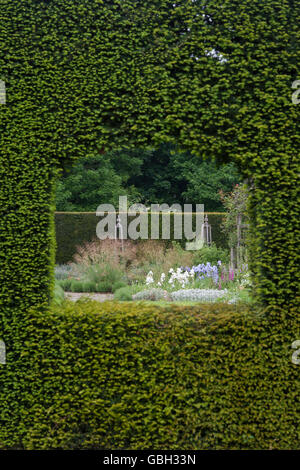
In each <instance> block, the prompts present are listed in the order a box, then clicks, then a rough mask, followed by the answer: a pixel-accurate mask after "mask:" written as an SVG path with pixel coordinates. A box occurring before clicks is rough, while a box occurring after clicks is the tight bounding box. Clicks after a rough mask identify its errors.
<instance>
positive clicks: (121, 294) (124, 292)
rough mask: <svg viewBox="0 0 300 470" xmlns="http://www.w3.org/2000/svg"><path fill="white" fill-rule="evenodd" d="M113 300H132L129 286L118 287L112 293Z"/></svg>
mask: <svg viewBox="0 0 300 470" xmlns="http://www.w3.org/2000/svg"><path fill="white" fill-rule="evenodd" d="M114 299H115V300H132V289H131V288H130V287H129V286H126V287H120V288H119V289H116V291H115V293H114Z"/></svg>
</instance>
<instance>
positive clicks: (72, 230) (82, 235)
mask: <svg viewBox="0 0 300 470" xmlns="http://www.w3.org/2000/svg"><path fill="white" fill-rule="evenodd" d="M161 217H162V216H160V222H161ZM134 218H135V217H130V216H129V217H128V221H129V222H130V221H131V220H133V219H134ZM100 220H101V218H100V217H97V216H96V215H95V213H91V212H81V213H72V212H66V213H63V212H56V214H55V231H56V244H57V250H56V263H57V264H64V263H68V262H69V261H72V259H73V256H74V254H75V253H76V248H77V247H78V246H82V245H83V244H84V243H85V242H89V241H92V240H93V239H94V238H95V237H96V226H97V224H98V222H99V221H100ZM222 220H223V214H221V213H212V214H211V213H209V214H208V221H209V223H210V224H211V226H212V238H213V241H214V242H215V244H216V245H217V246H218V247H220V248H226V247H227V239H226V236H225V235H224V233H223V232H222V230H221V224H222ZM194 224H195V220H194ZM160 226H161V225H160ZM170 226H171V238H170V240H173V235H174V234H173V226H174V223H173V215H172V214H171V215H170ZM148 229H149V237H150V234H151V215H149V224H148ZM193 230H195V227H194V228H193ZM185 241H186V240H182V245H184V244H185Z"/></svg>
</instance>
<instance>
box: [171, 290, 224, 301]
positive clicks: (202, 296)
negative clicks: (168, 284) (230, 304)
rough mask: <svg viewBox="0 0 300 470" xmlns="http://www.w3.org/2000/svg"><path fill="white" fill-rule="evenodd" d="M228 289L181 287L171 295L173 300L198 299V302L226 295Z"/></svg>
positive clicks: (213, 299)
mask: <svg viewBox="0 0 300 470" xmlns="http://www.w3.org/2000/svg"><path fill="white" fill-rule="evenodd" d="M226 294H227V290H217V289H180V290H177V291H175V292H171V294H170V296H171V298H172V300H177V301H181V300H182V301H184V300H191V301H198V302H214V301H216V300H217V299H220V298H222V297H224V296H226Z"/></svg>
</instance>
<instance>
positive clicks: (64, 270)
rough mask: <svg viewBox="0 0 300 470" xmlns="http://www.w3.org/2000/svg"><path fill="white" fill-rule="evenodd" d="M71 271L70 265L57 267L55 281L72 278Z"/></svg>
mask: <svg viewBox="0 0 300 470" xmlns="http://www.w3.org/2000/svg"><path fill="white" fill-rule="evenodd" d="M71 270H72V268H71V266H70V265H68V264H61V265H58V266H55V279H57V280H61V279H67V278H68V277H69V276H70V273H71Z"/></svg>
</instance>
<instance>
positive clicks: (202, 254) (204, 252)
mask: <svg viewBox="0 0 300 470" xmlns="http://www.w3.org/2000/svg"><path fill="white" fill-rule="evenodd" d="M218 261H221V262H222V264H228V263H229V250H228V249H227V250H226V249H223V248H218V247H217V246H216V245H215V244H214V243H213V244H212V245H211V246H207V245H204V246H203V248H201V250H198V252H197V253H195V258H194V265H197V264H200V263H207V262H209V263H211V265H216V264H217V263H218Z"/></svg>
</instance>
